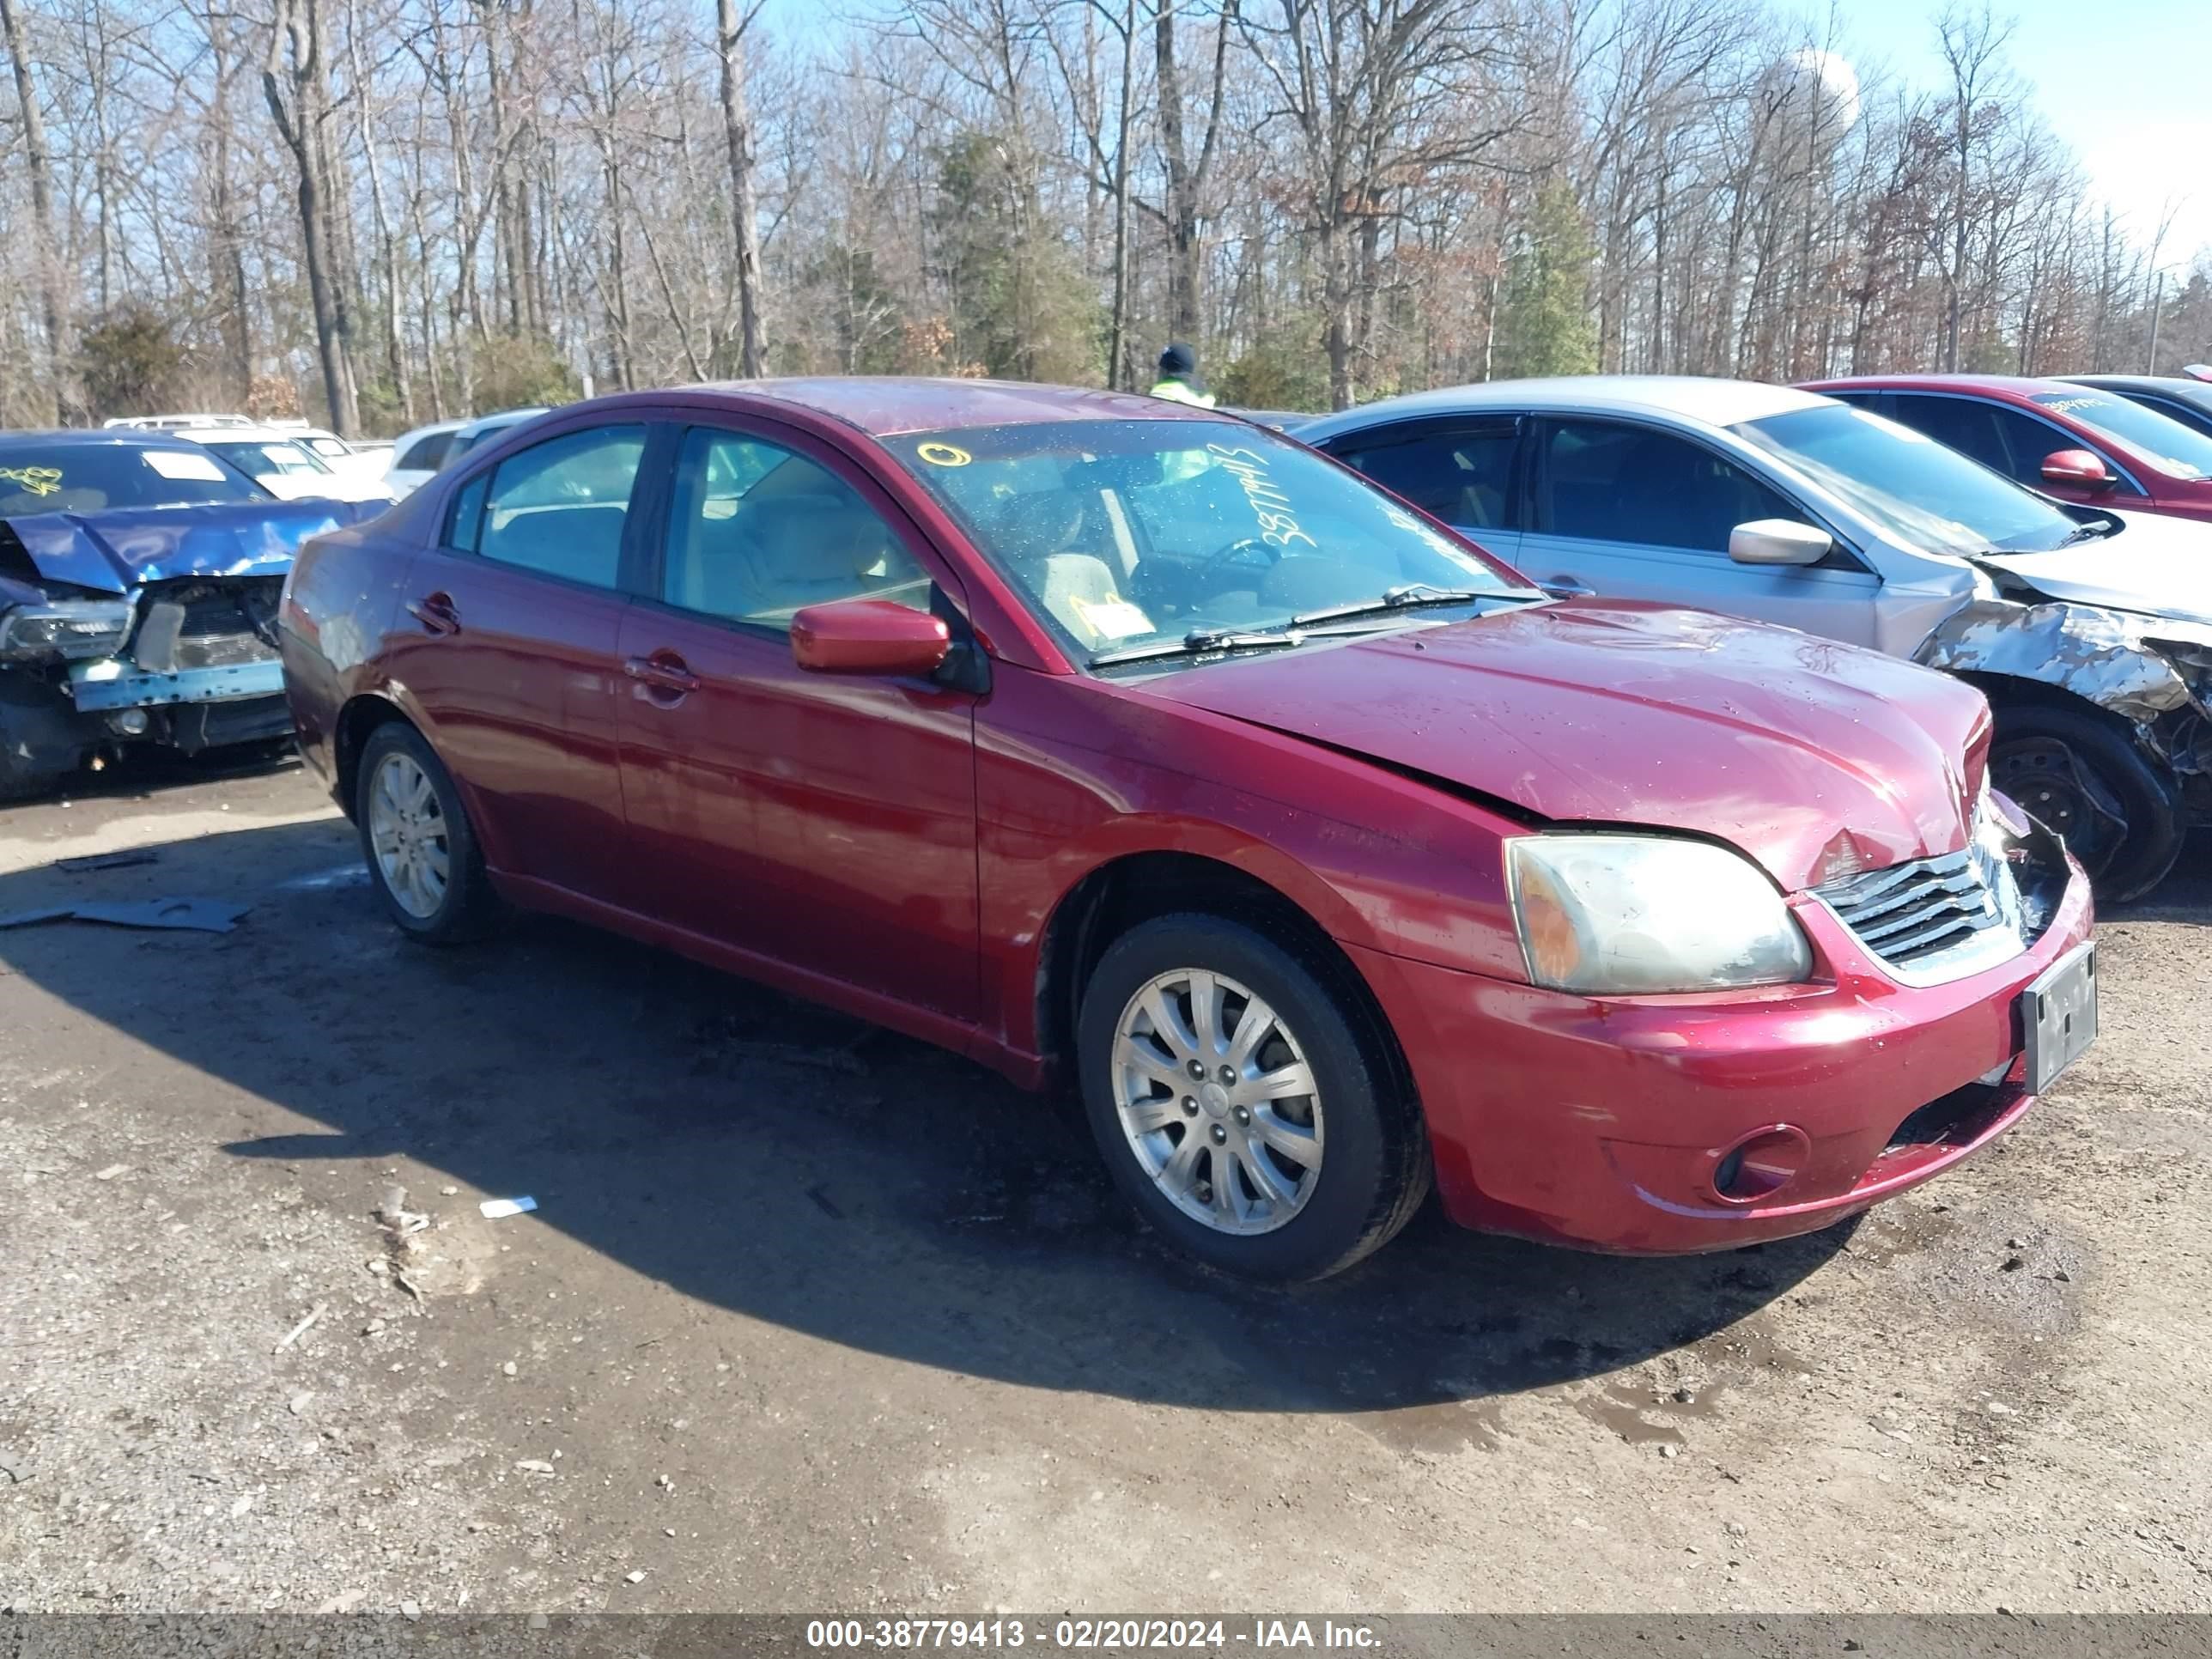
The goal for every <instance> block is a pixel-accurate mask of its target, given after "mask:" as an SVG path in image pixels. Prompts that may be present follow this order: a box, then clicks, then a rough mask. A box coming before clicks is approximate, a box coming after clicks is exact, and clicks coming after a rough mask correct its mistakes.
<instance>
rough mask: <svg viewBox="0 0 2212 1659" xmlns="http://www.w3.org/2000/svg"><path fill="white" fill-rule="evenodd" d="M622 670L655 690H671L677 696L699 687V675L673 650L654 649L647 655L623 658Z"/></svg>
mask: <svg viewBox="0 0 2212 1659" xmlns="http://www.w3.org/2000/svg"><path fill="white" fill-rule="evenodd" d="M623 673H625V674H627V675H629V677H630V678H632V679H634V680H636V681H638V682H640V683H641V684H645V685H649V686H651V687H652V688H653V690H656V691H673V692H675V693H676V694H677V695H678V696H683V695H684V693H685V692H686V691H696V690H698V689H699V677H698V676H697V675H696V674H695V673H693V672H692V671H691V668H690V665H689V664H688V663H686V662H685V661H684V659H683V658H681V657H679V656H678V655H677V654H676V653H674V652H673V651H656V652H654V653H653V654H652V655H651V656H649V657H629V658H625V659H623Z"/></svg>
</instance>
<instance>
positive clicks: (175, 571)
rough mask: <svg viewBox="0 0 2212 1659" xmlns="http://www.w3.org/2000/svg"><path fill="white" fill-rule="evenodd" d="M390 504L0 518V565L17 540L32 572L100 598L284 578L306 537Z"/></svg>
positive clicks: (270, 504)
mask: <svg viewBox="0 0 2212 1659" xmlns="http://www.w3.org/2000/svg"><path fill="white" fill-rule="evenodd" d="M389 504H390V503H388V502H382V501H379V502H369V503H355V502H350V501H241V502H236V503H225V504H222V505H220V506H210V507H124V508H118V509H116V510H114V511H112V512H107V513H27V514H24V515H22V516H21V517H17V518H12V519H6V520H0V532H4V533H0V559H4V558H5V556H6V553H7V548H6V545H5V539H6V537H8V536H12V537H13V538H14V539H15V543H16V544H17V545H18V546H20V547H21V549H22V550H23V553H24V555H25V556H26V557H27V560H28V562H29V564H30V570H28V571H24V570H22V569H21V568H20V564H19V565H18V568H17V569H16V570H15V571H14V572H13V573H11V574H15V576H16V577H17V579H18V580H21V579H22V578H24V577H26V576H29V575H32V574H35V575H36V576H37V577H39V578H43V579H44V580H47V581H55V582H67V583H69V584H70V586H75V587H88V588H93V589H95V590H97V591H98V592H103V593H127V592H130V591H131V589H133V588H135V587H140V586H144V585H145V584H146V583H148V582H156V581H167V580H172V579H173V578H175V577H179V576H281V575H283V574H284V573H285V572H286V571H288V570H289V569H290V568H292V558H293V556H294V555H295V554H296V553H297V552H298V551H299V550H300V544H301V543H302V542H304V541H306V540H307V538H308V537H310V536H319V535H321V534H322V533H323V532H325V531H326V530H336V529H338V528H340V527H341V526H345V525H349V524H353V523H355V522H356V521H358V520H361V519H363V518H366V517H368V516H369V515H370V514H371V513H374V512H375V511H377V510H378V508H379V507H384V506H388V505H389Z"/></svg>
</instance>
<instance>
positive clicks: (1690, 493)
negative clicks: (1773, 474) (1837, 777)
mask: <svg viewBox="0 0 2212 1659" xmlns="http://www.w3.org/2000/svg"><path fill="white" fill-rule="evenodd" d="M1534 424H1535V432H1534V435H1533V438H1532V444H1533V454H1532V458H1531V467H1530V472H1529V494H1530V501H1529V516H1528V529H1527V531H1526V532H1524V533H1523V534H1522V540H1521V551H1520V556H1519V558H1518V559H1517V560H1516V563H1517V564H1518V565H1519V566H1520V568H1522V570H1524V571H1526V572H1527V573H1528V574H1529V575H1530V576H1532V577H1534V579H1535V580H1537V581H1539V582H1541V583H1543V584H1545V585H1546V586H1549V587H1554V588H1559V589H1571V588H1575V587H1587V588H1590V589H1593V590H1595V592H1598V593H1601V594H1603V595H1605V596H1607V597H1608V598H1615V599H1663V600H1668V601H1670V602H1672V603H1674V604H1677V605H1699V606H1702V607H1704V608H1705V609H1706V610H1710V611H1724V612H1726V613H1727V614H1729V615H1730V616H1736V617H1757V618H1759V620H1761V621H1763V622H1775V623H1785V624H1787V625H1788V626H1790V627H1791V628H1802V629H1804V630H1805V631H1806V632H1808V633H1809V634H1821V635H1826V636H1827V637H1828V638H1830V639H1837V640H1847V641H1851V642H1852V643H1854V644H1859V645H1871V644H1873V643H1874V642H1875V599H1876V597H1877V595H1878V594H1879V593H1880V592H1881V579H1880V578H1879V577H1878V576H1876V575H1875V574H1874V572H1873V571H1872V570H1870V569H1869V568H1867V567H1866V566H1865V565H1864V564H1863V562H1861V561H1860V560H1859V559H1858V557H1857V556H1856V555H1855V554H1853V553H1851V552H1850V550H1847V549H1845V548H1844V547H1842V546H1841V545H1840V544H1839V545H1838V547H1837V548H1836V549H1835V550H1833V551H1832V552H1831V553H1830V554H1829V556H1828V557H1827V558H1826V560H1825V561H1823V562H1821V563H1820V564H1817V565H1787V566H1778V565H1746V564H1738V563H1737V562H1735V560H1733V559H1731V558H1729V550H1728V549H1729V532H1731V531H1733V530H1734V529H1735V526H1738V525H1740V524H1748V523H1750V522H1752V521H1753V520H1759V519H1788V520H1795V521H1796V522H1798V523H1801V524H1817V523H1818V520H1817V519H1816V518H1815V517H1814V515H1813V514H1811V513H1808V512H1807V511H1806V510H1805V509H1804V508H1802V507H1800V506H1798V505H1797V504H1796V503H1795V502H1793V501H1790V500H1788V499H1787V498H1786V497H1784V495H1781V494H1780V493H1779V492H1778V491H1777V490H1776V489H1774V488H1773V487H1772V486H1771V485H1770V484H1768V483H1765V481H1764V480H1763V479H1760V478H1758V477H1753V475H1752V474H1751V473H1750V472H1748V471H1746V470H1745V469H1744V468H1742V467H1741V466H1739V465H1736V464H1735V462H1733V461H1731V460H1729V459H1728V458H1726V457H1725V456H1723V455H1722V454H1720V453H1717V451H1714V450H1711V449H1708V448H1707V447H1705V445H1703V444H1700V443H1698V442H1696V441H1693V440H1692V439H1689V438H1686V437H1684V436H1682V435H1679V434H1676V433H1672V432H1664V431H1661V430H1659V429H1657V428H1652V427H1647V426H1644V425H1641V424H1638V423H1636V422H1628V421H1612V420H1600V419H1595V418H1591V419H1585V418H1581V417H1571V418H1552V417H1547V418H1545V419H1542V420H1540V421H1538V422H1535V423H1534ZM1820 527H1821V528H1824V529H1825V528H1829V527H1830V526H1820Z"/></svg>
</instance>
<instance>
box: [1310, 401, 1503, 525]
mask: <svg viewBox="0 0 2212 1659" xmlns="http://www.w3.org/2000/svg"><path fill="white" fill-rule="evenodd" d="M1518 441H1519V439H1518V434H1517V433H1516V429H1515V426H1514V423H1513V422H1510V421H1499V422H1485V423H1483V424H1482V425H1480V426H1467V427H1429V428H1413V429H1410V430H1409V429H1407V428H1403V427H1401V428H1396V429H1395V431H1394V430H1392V429H1390V428H1385V429H1383V430H1382V431H1380V432H1374V433H1361V434H1358V435H1356V436H1353V437H1352V438H1348V439H1346V440H1345V441H1344V443H1343V445H1342V446H1341V447H1339V448H1338V450H1337V453H1338V455H1339V456H1340V459H1343V460H1344V461H1345V463H1346V465H1351V466H1354V467H1357V468H1358V470H1359V471H1362V472H1364V473H1365V474H1366V475H1367V476H1368V477H1370V478H1372V479H1374V480H1375V482H1376V483H1379V484H1381V485H1382V486H1383V488H1384V489H1389V490H1395V492H1396V493H1397V494H1399V495H1403V496H1404V497H1405V498H1406V499H1407V501H1411V502H1413V505H1414V506H1416V507H1420V508H1421V509H1422V510H1423V511H1425V512H1428V513H1435V514H1436V516H1437V517H1438V518H1439V519H1442V520H1443V521H1444V522H1445V523H1446V524H1450V525H1457V526H1461V527H1462V529H1479V530H1499V529H1506V528H1510V520H1509V519H1508V517H1507V514H1508V513H1509V512H1510V508H1511V503H1512V499H1513V457H1514V453H1515V451H1516V447H1517V446H1518Z"/></svg>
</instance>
